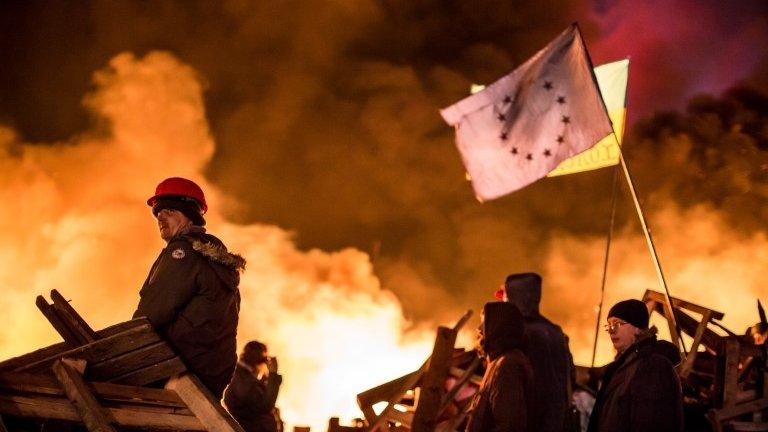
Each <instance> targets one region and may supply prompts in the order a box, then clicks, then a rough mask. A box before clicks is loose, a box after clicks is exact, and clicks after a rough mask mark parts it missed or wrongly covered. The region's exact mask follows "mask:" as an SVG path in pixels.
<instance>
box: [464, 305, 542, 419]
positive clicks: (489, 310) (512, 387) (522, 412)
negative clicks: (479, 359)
mask: <svg viewBox="0 0 768 432" xmlns="http://www.w3.org/2000/svg"><path fill="white" fill-rule="evenodd" d="M483 313H484V315H483V316H484V318H483V339H482V341H481V345H482V349H483V351H484V352H485V354H486V356H487V357H488V367H487V368H486V370H485V375H483V381H482V383H481V384H480V389H479V390H478V392H477V394H476V395H475V399H474V400H473V401H472V407H471V414H470V417H469V421H468V422H467V429H466V431H467V432H533V431H534V429H533V424H532V416H531V412H532V410H533V399H532V398H531V397H530V395H531V391H532V389H533V370H532V369H531V364H530V362H529V361H528V358H527V357H526V356H525V354H523V352H522V351H521V350H520V348H519V347H520V345H521V343H522V340H523V331H524V330H523V329H524V327H523V326H524V324H523V319H522V315H521V314H520V311H519V310H518V309H517V307H515V306H514V305H513V304H511V303H502V302H494V303H487V304H486V305H485V307H484V308H483Z"/></svg>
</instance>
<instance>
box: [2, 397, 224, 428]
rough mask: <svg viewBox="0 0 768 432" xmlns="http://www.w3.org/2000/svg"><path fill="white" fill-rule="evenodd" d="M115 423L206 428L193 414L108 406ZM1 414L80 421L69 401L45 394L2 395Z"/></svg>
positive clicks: (155, 426) (131, 425)
mask: <svg viewBox="0 0 768 432" xmlns="http://www.w3.org/2000/svg"><path fill="white" fill-rule="evenodd" d="M105 409H106V410H107V411H108V412H109V415H110V417H111V418H113V419H114V421H115V423H116V424H117V425H118V426H121V427H132V428H157V429H176V430H194V431H206V430H210V429H206V428H205V427H204V426H203V425H202V423H200V421H199V420H198V419H197V418H195V417H194V416H191V415H183V414H175V413H160V412H157V411H156V410H144V409H142V408H141V407H138V406H137V407H131V408H122V407H120V408H111V407H108V408H105ZM0 414H8V415H14V416H19V417H33V418H43V419H53V420H68V421H75V422H77V421H80V416H79V415H78V413H77V411H75V408H74V407H73V406H72V404H71V403H69V401H68V400H66V399H62V398H56V397H45V396H10V395H4V394H0Z"/></svg>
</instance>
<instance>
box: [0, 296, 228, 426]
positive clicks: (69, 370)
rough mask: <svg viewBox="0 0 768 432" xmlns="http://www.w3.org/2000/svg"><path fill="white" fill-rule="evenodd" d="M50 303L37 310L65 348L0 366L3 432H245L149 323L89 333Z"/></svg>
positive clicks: (60, 305) (64, 305) (63, 307)
mask: <svg viewBox="0 0 768 432" xmlns="http://www.w3.org/2000/svg"><path fill="white" fill-rule="evenodd" d="M51 300H52V303H50V304H49V303H48V302H47V301H46V300H45V298H43V297H42V296H39V297H38V298H37V302H36V303H37V306H38V308H39V309H40V311H41V312H42V313H43V315H44V316H45V317H46V318H47V319H48V321H49V322H50V323H51V325H52V326H53V328H54V329H56V331H57V332H58V333H59V334H60V335H61V337H62V338H63V339H64V341H63V342H61V343H58V344H55V345H51V346H49V347H45V348H42V349H38V350H36V351H33V352H31V353H28V354H24V355H22V356H19V357H15V358H12V359H9V360H5V361H3V362H0V416H3V417H5V425H3V423H4V422H3V420H2V418H0V432H4V431H3V429H2V428H4V427H10V426H9V423H10V422H11V421H12V420H11V419H10V418H9V417H11V416H12V417H18V418H30V419H36V420H41V421H43V420H45V421H48V420H60V421H66V422H74V423H79V424H82V425H84V426H85V427H86V428H87V429H88V430H89V431H94V432H96V431H98V432H112V431H117V430H120V428H144V429H151V430H156V429H160V430H171V431H176V430H178V431H181V430H193V431H217V432H218V431H224V432H230V431H231V432H242V429H241V428H240V426H239V425H238V424H237V422H235V420H234V419H233V418H232V417H231V416H230V415H229V414H228V413H227V412H226V411H225V410H224V408H223V407H222V406H221V404H220V403H219V401H217V400H215V399H214V397H213V395H211V393H210V392H209V391H208V389H206V388H205V386H203V385H202V383H201V382H200V381H199V380H198V379H197V377H195V376H194V375H193V374H191V373H190V372H189V371H187V370H186V367H185V366H184V363H183V362H182V361H181V359H180V358H179V357H178V356H177V355H176V354H175V353H174V352H173V350H172V349H171V348H170V347H169V346H168V344H166V343H165V342H164V341H163V340H162V339H161V338H160V337H159V336H158V335H157V333H156V332H155V331H154V329H153V328H152V326H151V325H150V323H149V322H148V321H147V320H146V319H144V318H139V319H134V320H131V321H126V322H122V323H119V324H116V325H113V326H111V327H108V328H106V329H104V330H101V331H94V330H93V329H91V327H90V326H89V325H88V323H87V322H86V321H85V320H84V319H83V318H82V317H81V316H80V314H78V313H77V311H75V309H74V308H72V306H71V305H70V304H69V302H67V301H66V300H65V299H64V297H63V296H61V295H60V294H59V293H58V292H57V291H56V290H53V291H51ZM150 384H152V385H153V386H154V387H160V388H152V387H146V386H147V385H150Z"/></svg>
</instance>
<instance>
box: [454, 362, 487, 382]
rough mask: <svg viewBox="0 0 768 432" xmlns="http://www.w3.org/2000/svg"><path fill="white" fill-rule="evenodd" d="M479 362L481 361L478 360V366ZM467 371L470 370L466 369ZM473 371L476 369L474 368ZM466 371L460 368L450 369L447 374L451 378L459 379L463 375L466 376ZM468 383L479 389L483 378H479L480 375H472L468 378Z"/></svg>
mask: <svg viewBox="0 0 768 432" xmlns="http://www.w3.org/2000/svg"><path fill="white" fill-rule="evenodd" d="M478 359H480V357H478ZM481 361H482V360H478V365H479V364H480V362H481ZM470 366H471V365H470ZM469 369H470V368H469V367H468V368H467V370H469ZM475 369H477V368H475ZM467 370H464V369H460V368H457V367H452V368H451V369H450V371H449V372H448V373H450V374H451V376H453V377H454V378H461V377H463V376H464V374H466V372H467ZM469 382H471V383H472V384H474V385H476V386H478V387H479V386H480V384H481V383H482V382H483V377H482V376H480V375H475V374H472V375H471V376H470V377H469Z"/></svg>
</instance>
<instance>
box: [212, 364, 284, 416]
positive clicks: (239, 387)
mask: <svg viewBox="0 0 768 432" xmlns="http://www.w3.org/2000/svg"><path fill="white" fill-rule="evenodd" d="M282 381H283V377H282V376H280V375H279V374H276V373H275V374H270V375H269V378H267V380H266V383H263V382H262V383H259V382H258V381H257V379H256V377H255V376H253V375H246V376H245V377H243V376H239V375H235V379H233V380H232V382H231V383H230V384H229V388H227V395H226V397H225V402H226V403H227V406H228V407H232V408H234V409H240V410H245V411H249V412H253V413H257V414H264V413H269V412H271V411H272V408H274V407H275V401H276V400H277V393H278V390H279V389H280V383H282ZM265 384H266V385H265Z"/></svg>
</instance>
